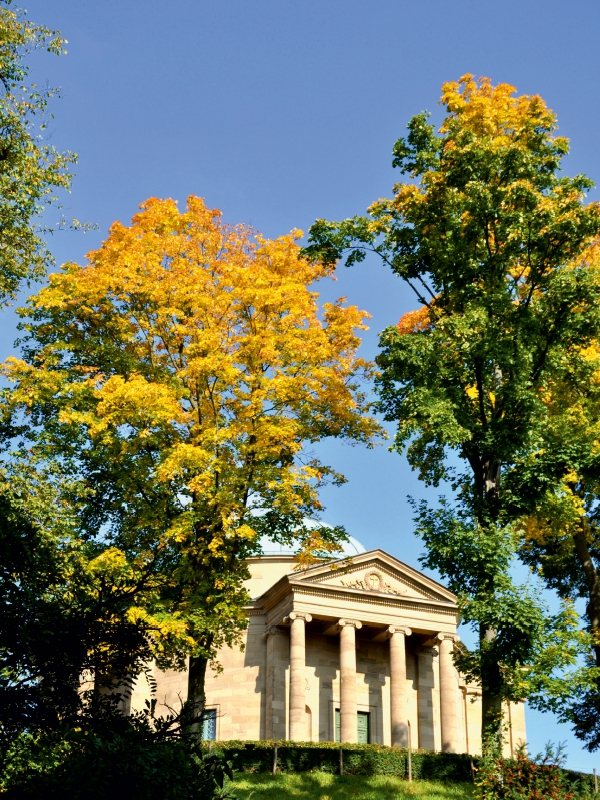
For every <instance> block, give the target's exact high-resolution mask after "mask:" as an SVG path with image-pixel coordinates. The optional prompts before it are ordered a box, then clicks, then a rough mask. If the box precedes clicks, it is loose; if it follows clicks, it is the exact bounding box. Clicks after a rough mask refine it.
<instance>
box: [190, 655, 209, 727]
mask: <svg viewBox="0 0 600 800" xmlns="http://www.w3.org/2000/svg"><path fill="white" fill-rule="evenodd" d="M207 666H208V659H207V658H204V657H203V656H190V665H189V671H188V703H189V704H190V709H191V711H192V723H191V726H190V730H191V731H192V732H193V733H198V732H201V731H202V715H203V714H204V706H205V705H206V690H205V681H206V667H207Z"/></svg>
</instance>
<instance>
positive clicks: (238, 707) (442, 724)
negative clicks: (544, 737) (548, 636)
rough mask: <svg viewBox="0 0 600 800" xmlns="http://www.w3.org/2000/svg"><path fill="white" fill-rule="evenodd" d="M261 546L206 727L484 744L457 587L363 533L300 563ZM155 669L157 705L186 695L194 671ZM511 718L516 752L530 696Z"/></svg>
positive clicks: (474, 748) (241, 735)
mask: <svg viewBox="0 0 600 800" xmlns="http://www.w3.org/2000/svg"><path fill="white" fill-rule="evenodd" d="M263 549H264V555H263V556H260V557H255V558H251V559H249V569H250V574H251V577H250V580H249V581H248V584H247V588H248V590H249V593H250V596H251V597H252V601H251V603H250V604H249V605H248V607H247V613H248V618H249V625H248V628H247V630H246V631H245V633H244V648H243V650H242V649H240V648H237V647H236V648H225V649H223V650H222V651H221V652H220V653H219V662H220V664H221V666H222V671H221V672H214V671H213V672H211V671H210V670H208V671H207V678H206V695H207V702H206V714H205V722H204V726H203V735H204V737H205V738H208V739H218V740H226V739H244V740H258V739H287V740H292V741H341V742H372V743H379V744H385V745H392V746H400V747H406V746H409V745H410V746H411V747H412V748H417V747H421V748H426V749H429V750H437V751H439V750H442V751H449V752H460V753H471V754H473V755H475V754H478V753H480V751H481V691H480V689H479V687H478V686H473V685H468V684H467V683H466V682H465V681H464V679H463V678H462V676H461V675H460V674H459V673H458V672H457V670H456V668H455V666H454V662H453V658H452V653H453V650H454V648H455V647H461V646H462V645H461V644H460V641H459V639H458V636H457V633H456V629H457V624H458V622H459V615H458V608H457V605H456V597H455V595H453V594H452V593H451V592H450V591H448V589H446V588H445V587H444V586H442V585H441V584H440V583H438V582H436V581H434V580H432V579H431V578H429V577H427V576H425V575H424V574H423V573H422V572H420V571H418V570H415V569H413V568H412V567H410V566H408V565H407V564H404V563H403V562H401V561H399V560H398V559H396V558H394V557H392V556H390V555H389V554H387V553H385V552H384V551H382V550H370V551H368V552H367V551H365V550H364V548H363V547H362V546H361V545H360V544H359V543H358V542H357V541H356V540H354V539H351V540H350V543H349V544H348V545H347V547H346V548H345V552H344V554H343V556H342V557H341V558H339V559H337V560H336V561H333V562H331V561H330V562H328V563H325V564H319V565H317V566H313V567H311V568H308V569H305V570H302V571H298V570H297V569H295V566H296V561H295V558H294V555H293V553H291V552H289V551H286V550H285V548H283V547H281V546H279V545H275V544H273V543H270V544H268V545H267V547H266V548H263ZM154 677H155V680H156V698H157V704H158V708H159V710H160V707H161V706H164V707H166V708H176V707H178V705H179V704H180V701H181V700H184V699H185V697H186V694H187V675H186V674H185V673H182V672H176V671H167V672H161V671H158V670H157V671H156V672H155V675H154ZM140 691H141V690H140V689H138V690H136V692H134V697H133V698H132V700H133V701H134V705H135V704H137V703H140V701H141V700H142V699H143V698H142V697H141V696H140ZM135 695H137V697H135ZM136 701H137V703H136ZM505 723H506V725H505V728H506V734H505V743H504V749H505V753H506V755H511V754H514V752H515V749H516V747H517V746H518V745H519V744H520V743H521V742H525V712H524V704H523V703H510V704H507V706H506V709H505Z"/></svg>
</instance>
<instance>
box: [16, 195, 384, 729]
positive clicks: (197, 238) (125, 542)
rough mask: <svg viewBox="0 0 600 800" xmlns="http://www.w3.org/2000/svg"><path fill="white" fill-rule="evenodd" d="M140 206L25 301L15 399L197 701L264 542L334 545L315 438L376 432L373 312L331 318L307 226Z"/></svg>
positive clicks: (365, 436)
mask: <svg viewBox="0 0 600 800" xmlns="http://www.w3.org/2000/svg"><path fill="white" fill-rule="evenodd" d="M141 209H142V210H141V212H140V213H139V214H137V215H136V216H135V217H134V219H133V222H132V225H131V226H130V227H126V226H124V225H121V224H120V223H115V224H114V225H113V226H112V228H111V230H110V233H109V236H108V239H107V240H106V242H105V243H104V244H103V245H102V247H101V248H100V249H99V250H96V251H93V252H91V253H89V254H88V259H89V263H88V264H87V265H85V266H83V267H81V266H78V265H76V264H68V265H66V266H65V267H64V269H63V271H62V272H61V273H60V274H57V275H51V276H50V283H49V285H48V286H47V287H45V288H43V289H42V290H41V291H40V292H39V293H38V294H37V295H36V296H34V297H33V298H32V299H31V300H30V304H29V309H28V310H25V311H23V312H22V313H23V314H24V315H25V316H27V315H28V314H29V315H30V317H31V319H30V321H27V322H26V323H25V325H24V327H25V329H26V330H27V332H28V338H27V340H26V342H25V346H24V352H25V359H24V360H16V359H9V361H8V362H7V364H6V365H5V369H4V374H5V375H6V376H7V377H8V378H9V380H11V381H12V382H13V384H14V388H12V389H11V390H10V391H9V392H7V393H6V397H7V404H8V406H9V407H10V409H11V415H12V417H11V418H12V419H15V418H16V417H18V414H19V413H21V414H24V415H25V417H26V419H27V421H28V426H27V427H26V429H25V430H24V437H25V439H26V440H27V439H28V442H27V446H28V447H29V449H30V450H31V451H32V452H34V453H35V454H36V457H37V458H40V459H41V460H42V461H43V460H47V461H48V462H52V461H54V460H56V459H59V460H60V461H61V462H62V463H63V464H64V465H65V466H64V468H65V470H71V471H72V474H73V475H74V476H77V477H78V478H79V479H80V480H82V481H83V482H84V486H85V491H84V492H82V493H81V494H80V495H79V496H77V498H76V502H77V504H78V506H79V507H81V512H80V524H81V530H82V532H83V536H84V537H85V538H86V539H88V540H89V541H95V542H97V543H100V542H102V543H104V544H107V543H108V544H110V553H111V554H112V558H114V559H122V561H123V569H125V568H127V569H131V570H133V571H134V573H137V574H139V575H140V583H139V588H138V591H137V592H134V594H135V597H136V602H137V609H136V610H134V609H130V610H129V611H128V614H129V618H130V619H137V620H139V621H146V622H147V624H148V626H149V627H150V629H151V630H152V636H153V641H154V644H155V647H157V648H160V647H163V648H164V649H163V651H162V652H165V653H166V652H170V653H171V655H172V657H173V658H174V659H175V660H176V662H177V659H179V661H178V662H177V663H178V664H179V666H183V663H182V658H183V656H185V655H186V654H189V655H190V670H189V698H190V699H191V700H192V701H193V703H194V705H195V707H196V711H197V713H198V714H201V713H202V709H203V704H204V675H205V670H206V666H207V662H208V661H209V660H210V659H212V658H214V656H215V653H216V651H217V649H218V648H219V647H220V646H221V645H222V644H224V643H227V644H231V643H233V642H235V641H237V640H238V638H239V634H240V631H241V630H242V629H243V628H244V627H245V625H246V615H245V612H244V604H245V603H246V602H247V600H248V596H247V593H246V591H245V590H244V589H243V586H242V582H243V580H244V579H245V578H246V577H247V576H248V573H247V567H246V562H245V559H246V557H247V556H248V555H251V554H253V553H256V552H258V549H259V543H258V539H259V535H260V534H261V533H262V532H265V531H266V530H269V532H270V533H271V534H272V535H275V536H276V537H279V538H280V539H283V540H287V541H298V542H302V543H303V554H304V555H303V557H302V558H303V560H304V563H307V562H308V563H310V560H311V558H312V559H314V558H315V557H316V556H317V555H318V554H322V553H327V552H332V551H335V550H336V549H338V548H339V545H337V544H336V542H337V541H338V540H339V538H340V536H343V532H341V531H340V530H336V529H334V530H333V531H332V530H330V529H328V528H326V527H317V528H316V529H315V530H312V531H311V530H308V528H306V527H304V526H303V525H302V518H303V517H304V516H305V515H308V514H311V513H313V512H315V511H318V510H319V508H320V504H319V500H318V489H319V487H320V486H321V485H322V484H323V482H324V481H326V480H332V481H334V482H340V481H342V480H343V478H342V476H341V475H339V474H337V473H336V472H334V471H333V470H332V469H331V468H329V467H328V466H326V465H324V464H322V463H321V462H320V461H319V460H318V459H317V458H315V457H314V456H312V455H311V454H310V451H309V450H307V447H310V446H311V445H312V444H313V443H315V442H318V441H320V440H321V439H323V438H324V437H327V436H334V437H341V438H343V439H347V440H349V441H354V442H361V443H364V444H366V445H370V444H371V443H372V442H373V440H374V438H375V437H377V435H378V432H379V426H378V424H377V423H376V421H375V420H374V419H373V418H371V417H370V416H369V415H368V414H367V400H366V397H365V395H364V394H362V393H361V391H360V380H361V379H362V378H363V377H368V376H369V375H370V366H369V365H368V364H367V363H365V362H364V361H363V360H362V359H360V358H358V357H357V355H356V350H357V347H358V345H359V341H360V340H359V338H358V336H357V330H360V329H362V328H363V327H364V322H363V319H364V314H363V313H362V312H359V311H358V309H357V308H356V307H353V306H350V307H345V306H344V305H343V304H342V302H343V301H338V302H337V303H334V304H325V305H324V306H323V312H322V317H321V316H319V308H318V305H317V297H318V295H317V294H316V292H314V291H311V290H310V288H309V287H310V285H311V284H313V283H314V282H315V281H317V280H320V279H322V278H325V277H327V276H331V275H332V272H333V268H332V267H331V266H324V265H321V264H319V263H318V262H315V263H309V262H308V261H306V260H305V259H303V258H301V257H300V255H299V247H298V245H297V244H296V243H295V241H294V240H295V238H296V237H297V236H299V235H300V234H299V233H298V232H295V233H292V234H291V235H289V236H284V237H281V238H280V239H276V240H267V239H264V238H263V237H261V236H259V235H258V234H256V235H255V234H253V232H252V231H251V230H250V229H249V228H247V227H245V226H239V225H238V226H229V225H226V224H224V223H223V222H222V220H221V218H220V212H218V211H216V210H210V209H208V208H207V207H206V206H205V204H204V202H203V201H202V200H201V199H199V198H197V197H190V198H189V200H188V207H187V209H186V210H185V211H184V212H180V211H179V210H178V208H177V206H176V204H175V203H174V202H173V201H171V200H157V199H150V200H148V201H147V202H146V203H145V204H144V205H143V206H142V207H141ZM15 415H16V417H15ZM96 678H97V679H98V678H100V679H101V678H102V676H98V675H96Z"/></svg>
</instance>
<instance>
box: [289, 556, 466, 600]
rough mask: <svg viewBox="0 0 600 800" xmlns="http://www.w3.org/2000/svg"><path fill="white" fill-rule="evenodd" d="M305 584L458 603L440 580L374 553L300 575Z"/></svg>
mask: <svg viewBox="0 0 600 800" xmlns="http://www.w3.org/2000/svg"><path fill="white" fill-rule="evenodd" d="M297 578H299V579H300V580H302V581H306V582H308V583H317V584H319V585H322V586H335V587H338V588H344V589H351V590H354V591H360V592H365V593H368V594H377V595H380V596H381V595H388V596H392V597H397V598H398V599H401V598H403V597H406V598H419V599H422V600H437V601H442V602H444V601H445V602H452V603H454V602H456V597H455V596H454V595H453V594H452V592H449V591H448V589H446V588H445V587H444V586H442V585H441V584H439V583H438V582H437V581H434V580H432V579H431V578H428V577H427V576H426V575H423V573H421V572H419V571H418V570H415V569H413V568H412V567H409V566H408V565H407V564H404V563H403V562H402V561H399V560H398V559H396V558H393V557H392V556H390V555H388V554H387V553H384V552H383V551H382V550H372V551H371V552H368V553H361V555H359V556H354V557H353V558H352V559H340V560H339V561H335V562H333V563H329V564H324V565H320V566H318V567H313V568H312V569H309V570H306V572H304V573H299V574H298V575H297Z"/></svg>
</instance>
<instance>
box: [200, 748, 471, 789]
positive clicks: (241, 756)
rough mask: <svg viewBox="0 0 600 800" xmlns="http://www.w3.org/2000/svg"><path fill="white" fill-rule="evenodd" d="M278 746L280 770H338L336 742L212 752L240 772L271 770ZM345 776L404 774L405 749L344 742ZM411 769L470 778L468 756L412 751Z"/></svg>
mask: <svg viewBox="0 0 600 800" xmlns="http://www.w3.org/2000/svg"><path fill="white" fill-rule="evenodd" d="M275 745H277V770H278V771H279V772H290V773H294V772H327V773H331V774H335V773H339V764H340V745H339V744H337V743H336V742H289V741H285V740H282V741H277V742H275V741H269V740H265V741H257V742H247V741H235V740H233V741H223V742H216V743H215V744H214V746H213V749H212V751H213V752H219V753H223V754H224V755H225V756H226V757H227V759H228V760H230V761H231V763H232V764H233V766H234V768H235V769H236V770H239V771H240V772H250V773H252V772H270V771H271V770H272V768H273V758H274V747H275ZM342 753H343V762H344V774H345V775H395V776H398V777H401V778H406V777H407V772H408V766H407V751H406V750H402V749H399V748H395V747H386V746H384V745H379V744H353V745H348V744H345V745H344V746H343V748H342ZM412 772H413V776H414V777H415V778H422V779H423V780H453V781H467V780H470V779H471V760H470V757H469V756H466V755H457V754H455V753H431V752H429V751H426V750H419V751H415V752H413V754H412Z"/></svg>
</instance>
